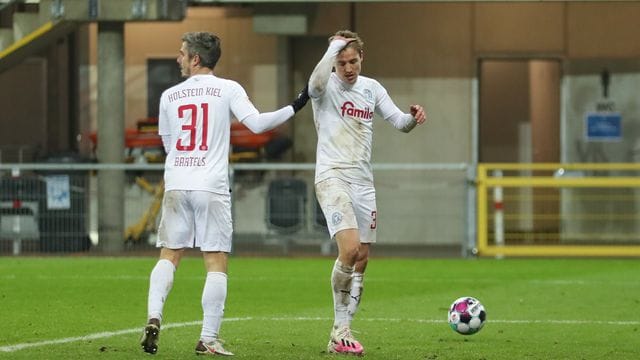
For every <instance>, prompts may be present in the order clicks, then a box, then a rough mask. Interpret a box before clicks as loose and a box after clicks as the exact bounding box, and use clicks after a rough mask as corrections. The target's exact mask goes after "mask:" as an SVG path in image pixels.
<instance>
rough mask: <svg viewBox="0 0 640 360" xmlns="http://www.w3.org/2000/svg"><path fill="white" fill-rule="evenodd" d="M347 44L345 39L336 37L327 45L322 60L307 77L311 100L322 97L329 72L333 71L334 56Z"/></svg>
mask: <svg viewBox="0 0 640 360" xmlns="http://www.w3.org/2000/svg"><path fill="white" fill-rule="evenodd" d="M348 43H349V42H348V41H347V39H345V38H343V37H341V36H338V37H335V38H333V40H331V42H330V43H329V47H328V48H327V51H326V52H325V53H324V55H323V56H322V59H320V61H319V62H318V64H317V65H316V67H315V68H314V69H313V72H312V73H311V76H310V77H309V95H310V96H311V97H313V98H317V97H319V96H320V95H322V94H323V93H324V91H325V89H326V88H327V83H328V82H329V76H330V75H331V70H333V63H334V61H335V59H336V56H337V55H338V53H339V52H340V50H342V49H343V48H344V47H345V46H347V44H348Z"/></svg>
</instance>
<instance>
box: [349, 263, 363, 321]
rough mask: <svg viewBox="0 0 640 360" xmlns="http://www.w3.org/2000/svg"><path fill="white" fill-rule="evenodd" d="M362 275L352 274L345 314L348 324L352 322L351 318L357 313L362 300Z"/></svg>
mask: <svg viewBox="0 0 640 360" xmlns="http://www.w3.org/2000/svg"><path fill="white" fill-rule="evenodd" d="M363 281H364V274H363V273H359V272H355V271H354V272H353V276H352V280H351V294H350V295H349V306H348V307H347V313H348V314H349V322H351V321H353V316H354V315H355V314H356V312H357V311H358V306H359V305H360V300H361V299H362V291H363V290H364V284H363Z"/></svg>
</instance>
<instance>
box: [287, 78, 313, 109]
mask: <svg viewBox="0 0 640 360" xmlns="http://www.w3.org/2000/svg"><path fill="white" fill-rule="evenodd" d="M307 101H309V85H308V84H307V85H306V86H305V87H304V89H302V91H300V92H299V93H298V96H297V97H296V98H295V99H294V100H293V102H292V103H291V107H292V108H293V112H298V111H300V110H301V109H302V108H303V107H304V106H305V105H307Z"/></svg>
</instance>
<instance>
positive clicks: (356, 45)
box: [329, 30, 364, 54]
mask: <svg viewBox="0 0 640 360" xmlns="http://www.w3.org/2000/svg"><path fill="white" fill-rule="evenodd" d="M336 36H342V37H343V38H347V39H353V41H352V42H350V43H349V44H348V45H347V46H346V47H345V48H348V47H350V48H353V49H354V50H356V51H357V52H358V53H359V54H362V51H363V50H364V41H362V39H360V36H358V33H357V32H354V31H351V30H338V31H336V33H335V34H333V35H332V36H331V37H329V42H331V40H333V38H334V37H336Z"/></svg>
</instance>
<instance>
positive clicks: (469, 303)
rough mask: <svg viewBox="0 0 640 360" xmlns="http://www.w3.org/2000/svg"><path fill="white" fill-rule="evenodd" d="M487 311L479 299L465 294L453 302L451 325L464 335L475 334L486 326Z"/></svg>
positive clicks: (450, 316)
mask: <svg viewBox="0 0 640 360" xmlns="http://www.w3.org/2000/svg"><path fill="white" fill-rule="evenodd" d="M486 320H487V312H486V311H485V310H484V306H482V304H481V303H480V301H478V299H476V298H473V297H470V296H463V297H461V298H459V299H456V301H454V302H453V304H451V307H450V308H449V318H448V319H447V321H448V322H449V326H451V328H452V329H453V331H455V332H457V333H458V334H462V335H471V334H475V333H477V332H478V331H480V329H482V327H483V326H484V322H485V321H486Z"/></svg>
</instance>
